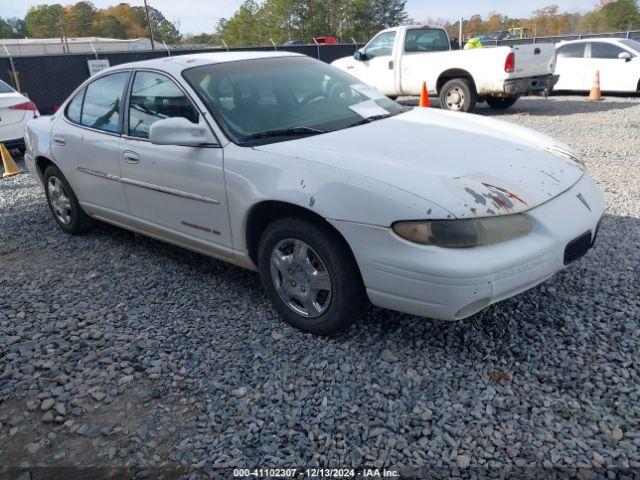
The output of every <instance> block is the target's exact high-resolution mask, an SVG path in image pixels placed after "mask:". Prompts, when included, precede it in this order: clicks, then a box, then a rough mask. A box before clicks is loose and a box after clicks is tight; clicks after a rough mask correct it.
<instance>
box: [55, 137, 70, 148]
mask: <svg viewBox="0 0 640 480" xmlns="http://www.w3.org/2000/svg"><path fill="white" fill-rule="evenodd" d="M53 143H55V144H56V145H59V146H61V147H63V146H64V145H66V143H67V140H66V139H65V138H64V137H63V136H62V135H54V136H53Z"/></svg>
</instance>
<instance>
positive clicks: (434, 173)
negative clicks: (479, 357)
mask: <svg viewBox="0 0 640 480" xmlns="http://www.w3.org/2000/svg"><path fill="white" fill-rule="evenodd" d="M27 148H28V150H27V155H26V163H27V165H28V168H29V170H30V171H31V173H32V175H33V176H34V177H35V178H36V179H37V180H38V181H40V182H41V183H42V185H43V186H44V189H45V191H46V196H47V199H48V203H49V206H50V208H51V211H52V213H53V217H54V219H55V221H56V222H57V223H58V225H59V226H60V228H62V229H63V230H64V231H66V232H69V233H71V234H78V233H81V232H84V231H86V230H87V229H88V228H89V227H90V226H91V223H92V222H93V220H94V219H97V220H101V221H105V222H109V223H112V224H114V225H118V226H121V227H124V228H126V229H129V230H133V231H136V232H139V233H142V234H144V235H148V236H150V237H154V238H158V239H161V240H164V241H167V242H170V243H173V244H176V245H180V246H182V247H185V248H188V249H191V250H194V251H196V252H200V253H202V254H205V255H209V256H212V257H215V258H219V259H221V260H224V261H227V262H231V263H234V264H236V265H239V266H242V267H246V268H249V269H253V270H258V271H259V272H260V275H261V278H262V282H263V285H264V288H265V289H266V291H267V293H268V295H269V297H270V299H271V300H272V302H273V303H274V305H275V307H276V308H277V310H278V311H279V312H280V314H281V315H282V317H284V319H285V320H286V321H288V322H289V323H291V324H292V325H294V326H296V327H298V328H300V329H302V330H304V331H307V332H312V333H316V334H332V333H335V332H337V331H338V330H340V329H342V328H345V327H346V326H348V325H349V324H350V323H351V322H353V321H354V319H356V318H357V317H358V316H360V315H361V314H362V312H363V311H364V309H365V308H366V306H367V305H368V303H369V301H370V302H371V303H373V304H375V305H378V306H381V307H386V308H391V309H394V310H399V311H402V312H408V313H412V314H417V315H422V316H426V317H432V318H439V319H448V320H457V319H462V318H465V317H468V316H470V315H472V314H474V313H476V312H479V311H480V310H482V309H484V308H485V307H487V306H488V305H490V304H492V303H494V302H497V301H500V300H503V299H505V298H508V297H511V296H512V295H515V294H517V293H519V292H522V291H524V290H527V289H529V288H531V287H533V286H535V285H537V284H538V283H540V282H542V281H544V280H545V279H547V278H548V277H550V276H551V275H553V274H554V273H555V272H557V271H559V270H561V269H563V268H564V267H565V266H566V265H568V264H569V263H571V262H573V261H574V260H576V259H577V258H579V257H580V256H582V255H583V254H585V253H586V252H587V250H588V249H589V248H590V247H591V245H592V244H593V241H594V237H595V234H596V231H597V226H598V223H599V220H600V217H601V215H602V212H603V197H602V193H601V192H600V190H599V188H598V187H597V185H596V184H595V183H594V181H593V180H592V178H591V177H590V176H589V174H588V173H587V172H586V170H585V167H584V164H583V163H582V162H581V161H580V159H579V157H578V155H577V154H576V153H575V152H573V151H572V150H571V149H570V148H569V147H567V146H565V145H563V144H561V143H559V142H557V141H555V140H553V139H552V138H549V137H547V136H544V135H541V134H538V133H536V132H533V131H531V130H527V129H524V128H520V127H517V126H514V125H511V124H507V123H502V122H499V121H496V120H492V119H490V118H485V117H479V116H474V115H466V114H465V115H459V114H456V113H451V112H445V111H439V110H433V109H413V110H412V109H409V108H407V107H403V106H401V105H399V104H397V103H395V102H393V101H391V100H389V99H388V98H387V97H384V96H383V95H381V94H379V93H378V92H377V91H376V90H375V89H373V88H371V87H368V86H365V85H363V84H361V83H360V82H359V81H358V80H356V79H354V78H353V77H351V76H350V75H348V74H346V73H344V72H342V71H340V70H338V69H336V68H334V67H332V66H330V65H326V64H323V63H321V62H318V61H316V60H313V59H311V58H308V57H305V56H301V55H295V54H288V53H280V52H268V53H258V52H243V53H214V54H201V55H189V56H175V57H170V58H162V59H157V60H150V61H145V62H140V63H131V64H125V65H120V66H117V67H112V68H110V69H108V70H105V71H104V72H101V73H100V74H99V75H98V76H95V77H92V78H90V79H89V80H87V81H86V82H85V83H84V84H82V85H81V86H80V87H79V88H78V89H77V90H76V91H75V92H74V93H73V94H72V95H71V97H70V98H69V99H68V100H67V101H66V102H65V103H64V105H63V106H62V107H61V108H60V110H59V111H58V112H57V113H56V114H55V115H53V116H52V117H42V118H39V119H36V120H33V121H31V122H29V124H28V127H27ZM211 305H212V308H215V298H212V299H211Z"/></svg>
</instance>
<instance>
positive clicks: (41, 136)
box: [24, 116, 54, 186]
mask: <svg viewBox="0 0 640 480" xmlns="http://www.w3.org/2000/svg"><path fill="white" fill-rule="evenodd" d="M53 118H54V117H53V116H42V117H38V118H33V119H31V120H29V121H28V122H27V125H26V128H25V138H24V139H25V147H26V152H25V164H26V166H27V169H28V170H29V173H30V174H31V176H32V177H33V178H34V179H35V180H36V182H38V183H39V184H40V185H41V186H42V178H40V174H39V172H38V169H37V168H36V159H37V158H38V157H44V158H47V159H49V160H52V155H51V127H52V125H53Z"/></svg>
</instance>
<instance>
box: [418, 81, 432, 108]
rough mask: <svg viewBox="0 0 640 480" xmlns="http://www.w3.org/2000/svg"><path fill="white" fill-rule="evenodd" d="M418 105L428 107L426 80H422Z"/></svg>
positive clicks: (429, 104)
mask: <svg viewBox="0 0 640 480" xmlns="http://www.w3.org/2000/svg"><path fill="white" fill-rule="evenodd" d="M419 106H420V107H424V108H429V107H430V106H431V103H429V92H428V91H427V82H422V93H421V94H420V104H419Z"/></svg>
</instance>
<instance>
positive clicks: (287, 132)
mask: <svg viewBox="0 0 640 480" xmlns="http://www.w3.org/2000/svg"><path fill="white" fill-rule="evenodd" d="M328 131H329V130H322V129H321V128H313V127H289V128H281V129H279V130H267V131H266V132H260V133H254V134H252V135H247V136H246V137H244V138H243V140H256V139H259V138H271V137H289V136H295V135H308V134H310V135H317V134H320V133H327V132H328Z"/></svg>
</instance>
